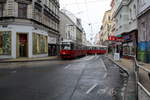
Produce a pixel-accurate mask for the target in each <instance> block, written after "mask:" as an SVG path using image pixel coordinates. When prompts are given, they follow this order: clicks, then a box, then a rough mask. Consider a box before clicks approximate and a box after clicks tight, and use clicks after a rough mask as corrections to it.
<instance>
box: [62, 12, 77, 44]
mask: <svg viewBox="0 0 150 100" xmlns="http://www.w3.org/2000/svg"><path fill="white" fill-rule="evenodd" d="M60 40H61V41H63V40H73V41H76V30H75V23H74V22H73V21H72V20H71V18H70V17H69V16H67V15H66V14H65V13H64V12H62V11H60Z"/></svg>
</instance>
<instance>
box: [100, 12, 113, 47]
mask: <svg viewBox="0 0 150 100" xmlns="http://www.w3.org/2000/svg"><path fill="white" fill-rule="evenodd" d="M111 17H112V12H111V10H108V11H106V12H105V14H104V17H103V21H102V26H101V29H100V34H101V36H100V38H101V39H100V40H101V44H103V45H108V37H109V36H110V35H111V26H112V20H111Z"/></svg>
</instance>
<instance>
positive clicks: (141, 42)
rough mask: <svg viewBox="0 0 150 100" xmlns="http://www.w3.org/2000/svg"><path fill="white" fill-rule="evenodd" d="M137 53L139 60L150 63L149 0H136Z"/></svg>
mask: <svg viewBox="0 0 150 100" xmlns="http://www.w3.org/2000/svg"><path fill="white" fill-rule="evenodd" d="M137 17H138V30H139V35H138V55H137V58H138V60H140V61H143V62H147V63H150V28H149V27H150V0H138V16H137Z"/></svg>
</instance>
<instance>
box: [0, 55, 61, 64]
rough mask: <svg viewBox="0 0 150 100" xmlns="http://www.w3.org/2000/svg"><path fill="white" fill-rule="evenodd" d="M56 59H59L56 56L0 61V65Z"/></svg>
mask: <svg viewBox="0 0 150 100" xmlns="http://www.w3.org/2000/svg"><path fill="white" fill-rule="evenodd" d="M58 59H60V58H59V57H58V56H51V57H38V58H16V59H0V63H12V62H35V61H50V60H58Z"/></svg>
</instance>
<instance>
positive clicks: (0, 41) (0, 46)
mask: <svg viewBox="0 0 150 100" xmlns="http://www.w3.org/2000/svg"><path fill="white" fill-rule="evenodd" d="M2 40H3V37H2V34H1V33H0V48H2Z"/></svg>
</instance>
